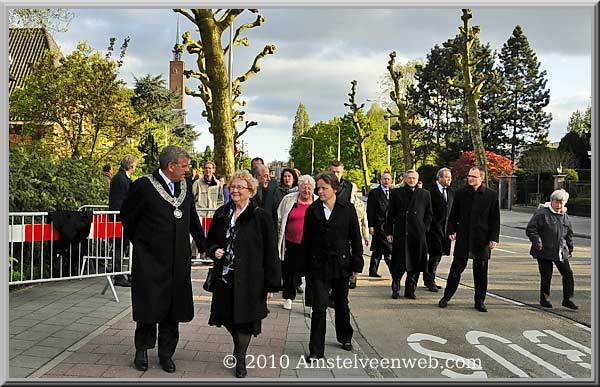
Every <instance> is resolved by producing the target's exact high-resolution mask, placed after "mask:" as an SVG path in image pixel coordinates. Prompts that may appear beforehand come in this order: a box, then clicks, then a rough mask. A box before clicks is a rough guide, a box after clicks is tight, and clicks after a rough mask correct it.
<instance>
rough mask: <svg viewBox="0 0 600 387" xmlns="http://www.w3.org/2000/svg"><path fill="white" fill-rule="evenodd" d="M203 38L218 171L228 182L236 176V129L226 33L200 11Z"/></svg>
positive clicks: (207, 13)
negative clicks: (225, 50) (224, 44)
mask: <svg viewBox="0 0 600 387" xmlns="http://www.w3.org/2000/svg"><path fill="white" fill-rule="evenodd" d="M198 15H199V18H200V20H199V23H197V25H198V26H199V29H200V36H201V37H202V42H203V48H204V53H205V58H206V74H207V75H208V78H209V79H210V90H211V93H212V106H213V122H212V123H211V132H212V134H213V139H214V147H213V149H214V154H215V164H216V169H217V171H218V173H219V174H221V175H224V176H225V177H226V178H227V179H229V178H231V176H232V175H233V173H234V172H235V159H234V155H233V148H234V128H233V126H232V123H231V97H230V96H229V76H228V74H227V67H226V66H225V58H224V55H223V48H222V47H221V34H222V31H221V30H220V29H219V27H218V26H217V25H216V23H215V20H214V19H213V15H212V12H211V11H210V10H200V11H199V13H198Z"/></svg>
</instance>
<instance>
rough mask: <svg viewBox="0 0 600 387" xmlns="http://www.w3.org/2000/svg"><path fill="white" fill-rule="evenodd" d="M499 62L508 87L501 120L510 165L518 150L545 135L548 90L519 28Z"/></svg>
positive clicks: (503, 51) (549, 119) (534, 57)
mask: <svg viewBox="0 0 600 387" xmlns="http://www.w3.org/2000/svg"><path fill="white" fill-rule="evenodd" d="M499 59H500V63H501V66H502V73H503V76H504V78H505V79H506V85H507V87H508V90H507V99H508V101H507V105H506V106H505V107H504V111H505V115H506V116H505V118H504V120H505V122H506V127H505V129H506V131H507V132H508V137H509V139H510V144H511V151H510V157H511V160H513V162H514V161H515V159H516V157H517V154H518V153H519V151H520V150H521V149H523V148H524V147H526V146H527V145H529V144H533V143H535V142H536V141H538V140H539V139H540V138H542V137H544V136H547V135H548V129H549V127H550V121H551V120H552V115H551V114H550V113H546V112H544V108H545V107H546V106H548V103H549V102H550V90H547V89H546V82H547V81H546V78H545V77H546V71H545V70H544V71H540V63H539V62H538V59H537V55H536V54H535V52H534V51H533V49H532V48H531V47H530V46H529V41H528V39H527V37H526V36H525V34H524V33H523V29H522V28H521V27H520V26H516V27H515V29H514V30H513V33H512V36H511V37H510V38H509V39H508V41H507V42H506V43H505V44H504V46H503V47H502V50H501V51H500V55H499Z"/></svg>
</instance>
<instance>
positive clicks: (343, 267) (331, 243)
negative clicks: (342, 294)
mask: <svg viewBox="0 0 600 387" xmlns="http://www.w3.org/2000/svg"><path fill="white" fill-rule="evenodd" d="M301 245H302V251H303V252H304V254H305V255H304V265H303V267H304V272H305V274H306V276H307V277H314V278H320V279H323V280H330V279H332V278H343V277H349V276H350V275H351V274H352V272H356V273H360V272H362V269H363V266H364V261H363V248H362V239H361V236H360V229H359V226H358V216H357V215H356V210H355V209H354V206H353V205H352V204H351V203H349V202H347V201H345V200H343V199H339V198H338V199H337V200H336V202H335V205H334V207H333V211H332V212H331V216H330V217H329V220H327V219H325V211H324V210H323V202H322V201H321V200H315V201H314V203H313V204H311V205H310V206H309V207H308V208H307V209H306V214H305V215H304V229H303V231H302V242H301Z"/></svg>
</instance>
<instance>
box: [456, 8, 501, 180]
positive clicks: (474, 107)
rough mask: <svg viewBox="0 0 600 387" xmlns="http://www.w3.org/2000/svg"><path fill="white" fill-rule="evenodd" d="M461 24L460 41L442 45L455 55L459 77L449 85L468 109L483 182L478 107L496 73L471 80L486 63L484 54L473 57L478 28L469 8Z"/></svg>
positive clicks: (468, 120) (483, 155)
mask: <svg viewBox="0 0 600 387" xmlns="http://www.w3.org/2000/svg"><path fill="white" fill-rule="evenodd" d="M462 13H463V14H462V17H461V20H462V21H463V25H462V27H460V28H459V30H460V35H459V36H460V39H449V40H448V41H446V42H445V43H444V47H450V48H453V49H454V50H455V51H456V54H454V60H455V61H456V64H457V65H458V66H459V68H460V69H461V75H462V77H454V78H449V79H448V82H449V83H450V85H453V86H456V87H458V88H460V89H462V91H463V92H464V98H465V104H466V107H467V111H466V113H467V126H468V128H469V133H470V135H471V142H472V144H473V150H474V152H475V160H476V162H477V164H478V165H480V166H481V167H482V168H484V169H485V177H486V181H487V180H488V173H487V162H486V154H485V146H484V145H483V139H482V134H481V121H480V119H479V111H478V105H479V101H480V99H481V97H482V94H483V92H482V88H483V86H484V84H485V82H486V80H488V79H489V78H491V77H497V76H498V73H497V72H496V71H492V72H490V73H488V74H482V76H481V77H479V79H477V80H475V79H474V78H473V73H474V69H475V67H476V66H477V65H478V64H479V63H481V62H482V61H484V60H485V59H486V54H485V52H482V53H478V54H476V53H475V52H474V50H473V48H474V44H475V42H476V40H477V35H479V32H480V31H481V27H479V26H473V27H471V19H472V18H473V13H472V12H471V10H470V9H468V8H463V10H462Z"/></svg>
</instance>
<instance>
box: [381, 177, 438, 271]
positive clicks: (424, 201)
mask: <svg viewBox="0 0 600 387" xmlns="http://www.w3.org/2000/svg"><path fill="white" fill-rule="evenodd" d="M431 217H432V213H431V197H430V195H429V192H428V191H426V190H424V189H422V188H415V189H414V191H412V192H411V189H410V188H409V187H408V186H407V185H405V186H403V187H400V188H396V189H393V190H392V191H391V193H390V204H389V206H388V213H387V217H386V224H385V230H386V235H393V236H394V240H393V243H392V271H394V272H396V273H398V272H400V271H411V272H421V271H425V269H426V267H427V238H426V236H425V235H426V233H427V230H429V226H430V225H431Z"/></svg>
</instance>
